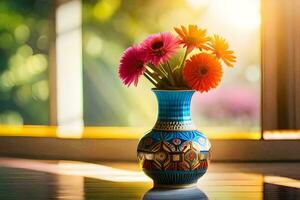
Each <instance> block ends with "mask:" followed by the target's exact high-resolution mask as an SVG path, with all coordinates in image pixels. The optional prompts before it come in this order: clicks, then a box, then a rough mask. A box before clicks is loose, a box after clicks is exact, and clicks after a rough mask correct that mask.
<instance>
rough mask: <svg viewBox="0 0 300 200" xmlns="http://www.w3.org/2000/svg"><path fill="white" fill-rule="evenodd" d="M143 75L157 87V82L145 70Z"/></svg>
mask: <svg viewBox="0 0 300 200" xmlns="http://www.w3.org/2000/svg"><path fill="white" fill-rule="evenodd" d="M144 76H145V77H146V78H147V79H148V80H149V81H150V82H151V83H152V84H153V85H154V86H155V87H157V83H156V82H154V80H152V78H151V77H150V76H149V75H148V74H147V73H146V72H145V73H144Z"/></svg>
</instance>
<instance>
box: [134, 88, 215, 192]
mask: <svg viewBox="0 0 300 200" xmlns="http://www.w3.org/2000/svg"><path fill="white" fill-rule="evenodd" d="M153 92H154V94H155V95H156V98H157V101H158V118H157V121H156V124H155V125H154V127H153V128H152V130H150V131H149V132H148V133H147V134H146V135H145V136H144V137H142V138H141V140H140V141H139V144H138V148H137V155H138V160H139V163H140V164H141V166H142V168H143V171H144V172H145V173H146V174H147V175H148V176H149V177H150V178H152V179H153V181H154V186H155V187H188V186H193V185H195V184H196V182H197V180H198V179H199V178H200V177H201V176H203V174H205V172H206V170H207V167H208V163H209V160H210V147H211V145H210V142H209V140H208V139H207V137H206V136H205V135H204V134H203V133H201V132H199V131H198V130H197V129H196V128H195V126H194V124H193V122H192V119H191V114H190V103H191V99H192V96H193V94H194V92H195V91H193V90H157V89H153Z"/></svg>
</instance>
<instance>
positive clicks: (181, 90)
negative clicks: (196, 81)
mask: <svg viewBox="0 0 300 200" xmlns="http://www.w3.org/2000/svg"><path fill="white" fill-rule="evenodd" d="M151 90H152V91H162V92H195V91H196V90H193V89H190V90H189V89H179V90H172V89H157V88H152V89H151Z"/></svg>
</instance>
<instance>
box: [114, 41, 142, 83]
mask: <svg viewBox="0 0 300 200" xmlns="http://www.w3.org/2000/svg"><path fill="white" fill-rule="evenodd" d="M145 64H146V63H145V52H144V51H143V50H142V49H141V48H140V47H139V46H132V47H129V48H128V49H126V50H125V51H124V54H123V56H122V58H121V60H120V65H119V76H120V78H121V80H122V81H123V83H124V85H127V86H130V84H131V83H134V85H135V86H137V84H138V81H139V77H140V76H141V75H142V74H143V73H144V71H145V69H146V67H145Z"/></svg>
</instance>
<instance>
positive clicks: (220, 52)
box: [209, 35, 236, 67]
mask: <svg viewBox="0 0 300 200" xmlns="http://www.w3.org/2000/svg"><path fill="white" fill-rule="evenodd" d="M209 46H210V48H209V49H210V50H212V51H213V53H214V54H215V55H216V56H217V58H219V59H222V60H223V62H224V63H225V64H226V65H227V66H228V67H233V63H234V62H236V57H235V56H234V55H233V53H234V52H233V51H231V50H228V48H229V46H228V43H227V41H226V40H225V39H224V38H222V37H220V36H218V35H214V36H213V37H212V38H211V40H210V43H209Z"/></svg>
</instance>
